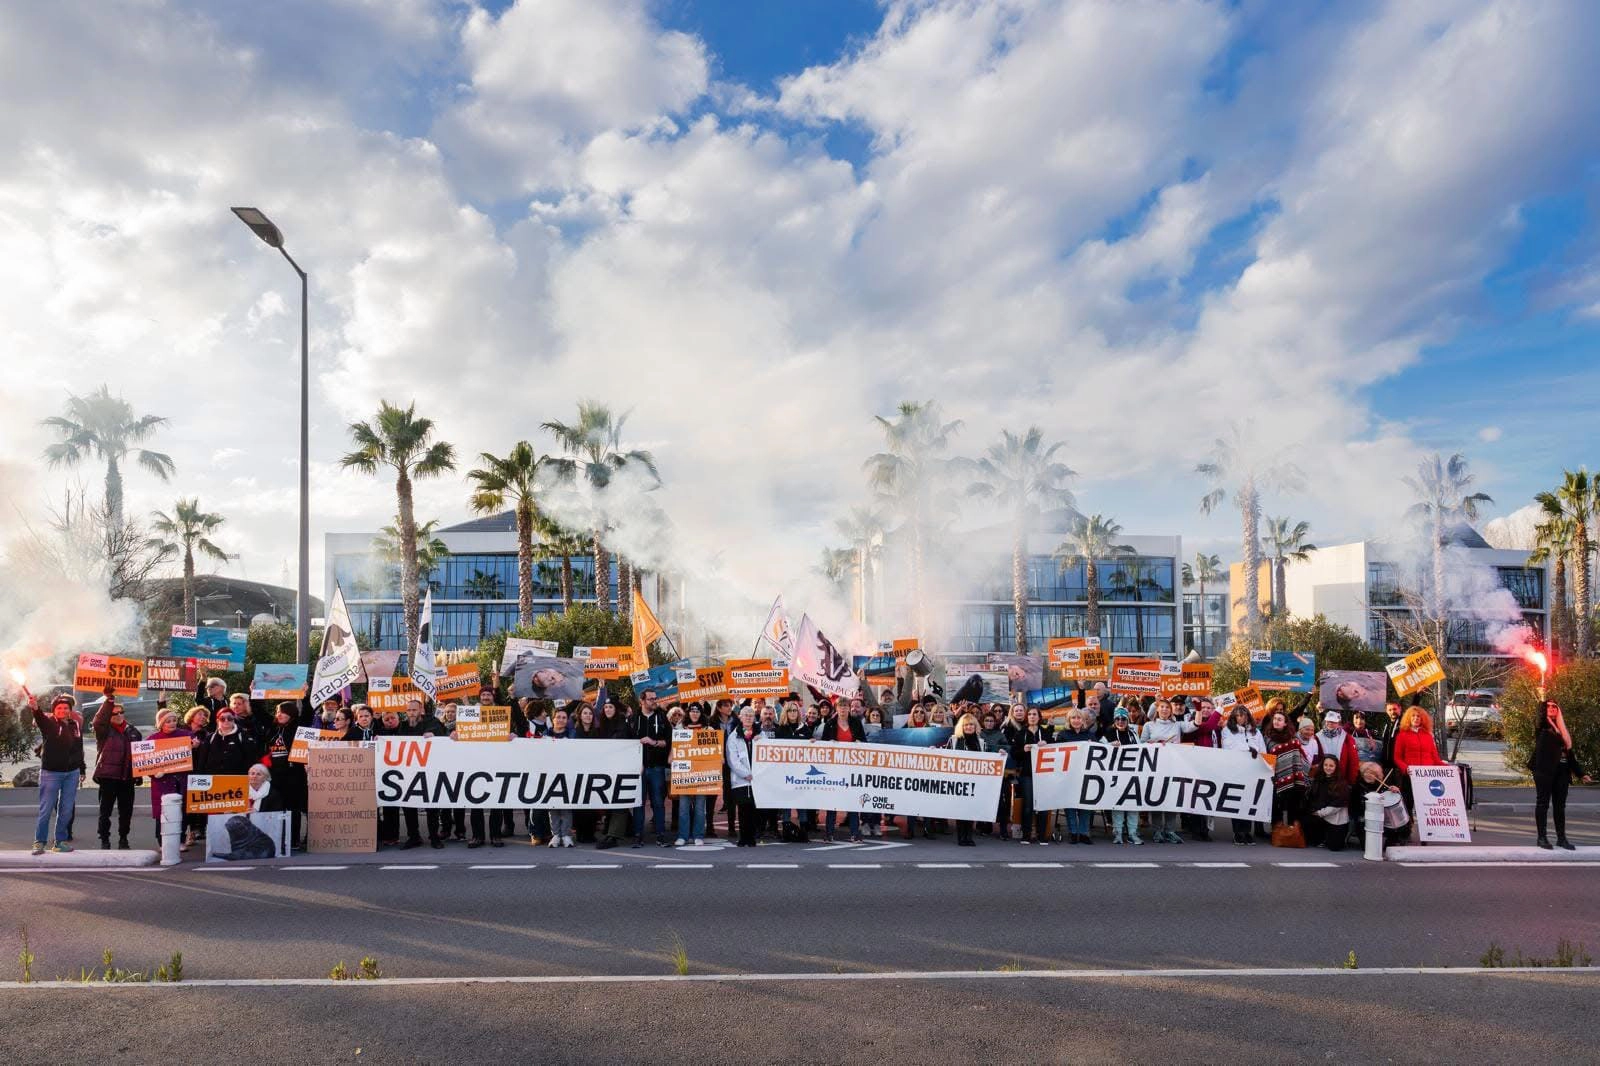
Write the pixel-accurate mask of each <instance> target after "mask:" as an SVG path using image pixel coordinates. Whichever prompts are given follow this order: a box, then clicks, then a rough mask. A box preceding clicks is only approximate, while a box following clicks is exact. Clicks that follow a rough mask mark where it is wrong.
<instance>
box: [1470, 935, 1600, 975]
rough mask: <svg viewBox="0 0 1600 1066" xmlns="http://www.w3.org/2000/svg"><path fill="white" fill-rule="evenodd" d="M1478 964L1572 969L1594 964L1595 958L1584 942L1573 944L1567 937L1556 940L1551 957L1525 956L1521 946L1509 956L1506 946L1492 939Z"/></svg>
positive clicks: (1495, 966) (1518, 967) (1516, 967)
mask: <svg viewBox="0 0 1600 1066" xmlns="http://www.w3.org/2000/svg"><path fill="white" fill-rule="evenodd" d="M1478 965H1479V966H1482V967H1484V968H1485V969H1491V970H1492V969H1498V968H1500V967H1510V968H1512V969H1523V968H1534V969H1543V968H1549V969H1555V970H1560V969H1571V968H1572V967H1574V966H1592V965H1594V958H1593V956H1591V955H1590V954H1589V952H1588V951H1587V950H1586V949H1585V947H1584V945H1583V944H1582V943H1578V944H1573V942H1572V941H1570V940H1568V939H1567V938H1566V937H1562V938H1561V939H1560V940H1558V941H1556V952H1555V954H1554V955H1551V956H1550V957H1549V958H1544V957H1542V956H1538V955H1533V956H1524V955H1523V954H1522V949H1521V948H1518V949H1517V953H1516V955H1514V956H1508V955H1507V954H1506V949H1505V948H1503V947H1501V946H1500V945H1499V944H1497V943H1495V942H1494V941H1490V942H1489V948H1488V950H1487V951H1485V952H1484V953H1483V954H1482V955H1481V956H1479V958H1478Z"/></svg>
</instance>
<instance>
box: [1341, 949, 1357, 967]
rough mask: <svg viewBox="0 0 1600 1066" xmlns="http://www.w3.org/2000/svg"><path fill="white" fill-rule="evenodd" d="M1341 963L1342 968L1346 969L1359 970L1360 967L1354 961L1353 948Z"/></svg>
mask: <svg viewBox="0 0 1600 1066" xmlns="http://www.w3.org/2000/svg"><path fill="white" fill-rule="evenodd" d="M1343 965H1344V968H1345V969H1347V970H1359V969H1361V966H1360V964H1358V963H1357V962H1356V953H1355V950H1354V949H1351V951H1350V954H1348V955H1346V956H1345V958H1344V964H1343Z"/></svg>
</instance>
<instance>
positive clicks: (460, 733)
mask: <svg viewBox="0 0 1600 1066" xmlns="http://www.w3.org/2000/svg"><path fill="white" fill-rule="evenodd" d="M456 739H457V740H470V741H497V740H507V741H509V740H510V739H511V708H510V707H496V706H495V705H494V704H487V705H484V706H481V707H463V708H461V709H460V710H459V711H457V712H456Z"/></svg>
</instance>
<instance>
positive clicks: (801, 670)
mask: <svg viewBox="0 0 1600 1066" xmlns="http://www.w3.org/2000/svg"><path fill="white" fill-rule="evenodd" d="M789 673H790V674H791V675H792V676H793V677H795V678H798V679H799V680H801V681H803V682H805V683H806V684H808V685H810V686H811V687H812V688H814V689H816V690H817V691H818V692H822V693H825V694H826V695H829V696H857V695H860V693H861V679H860V678H858V677H856V675H855V674H854V673H853V672H852V671H851V669H850V659H849V657H848V656H846V655H844V654H843V653H841V652H840V651H839V649H838V648H835V647H834V646H833V642H832V641H830V640H829V639H828V638H827V637H826V636H824V635H823V632H822V630H820V629H818V628H817V624H816V623H815V622H813V621H812V620H811V616H810V615H808V614H803V615H801V616H800V632H799V634H798V635H797V636H796V638H795V642H794V657H793V658H792V659H791V660H790V663H789Z"/></svg>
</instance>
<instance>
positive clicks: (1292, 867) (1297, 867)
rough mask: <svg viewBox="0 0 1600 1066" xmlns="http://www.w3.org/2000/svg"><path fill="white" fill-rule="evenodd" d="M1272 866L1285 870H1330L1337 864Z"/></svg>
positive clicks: (1301, 863) (1277, 864) (1297, 863)
mask: <svg viewBox="0 0 1600 1066" xmlns="http://www.w3.org/2000/svg"><path fill="white" fill-rule="evenodd" d="M1272 865H1274V866H1281V867H1283V868H1284V869H1285V870H1331V869H1334V868H1336V867H1337V866H1338V865H1339V864H1338V863H1336V862H1275V863H1273V864H1272Z"/></svg>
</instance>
